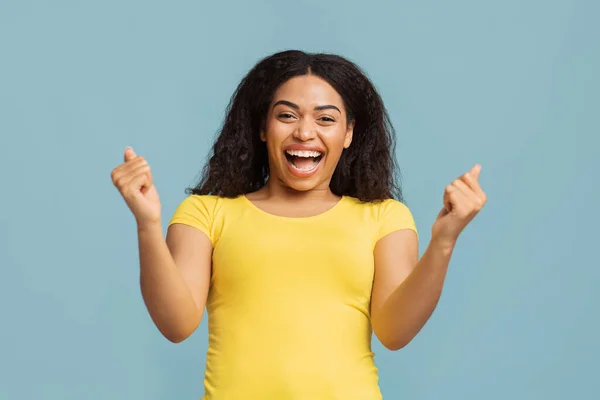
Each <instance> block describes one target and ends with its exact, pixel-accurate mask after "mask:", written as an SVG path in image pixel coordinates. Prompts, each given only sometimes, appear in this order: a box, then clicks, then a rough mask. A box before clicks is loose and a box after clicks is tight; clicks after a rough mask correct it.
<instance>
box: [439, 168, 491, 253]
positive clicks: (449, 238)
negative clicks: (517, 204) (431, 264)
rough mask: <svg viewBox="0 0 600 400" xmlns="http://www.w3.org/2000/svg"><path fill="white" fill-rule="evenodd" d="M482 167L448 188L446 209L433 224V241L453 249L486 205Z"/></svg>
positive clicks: (456, 180)
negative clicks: (482, 183) (480, 175)
mask: <svg viewBox="0 0 600 400" xmlns="http://www.w3.org/2000/svg"><path fill="white" fill-rule="evenodd" d="M480 172H481V165H479V164H477V165H475V166H474V167H473V168H472V169H471V170H470V171H469V172H467V173H466V174H464V175H462V176H461V177H460V178H458V179H455V180H454V181H453V182H452V184H450V185H448V186H446V190H445V192H444V208H443V209H442V210H441V211H440V213H439V214H438V217H437V219H436V221H435V223H434V224H433V228H432V234H431V240H432V241H435V242H439V243H442V244H444V245H447V246H451V247H453V246H454V244H455V243H456V240H457V239H458V235H460V233H461V232H462V231H463V229H464V228H465V227H466V226H467V224H468V223H469V222H471V220H472V219H473V218H475V216H476V215H477V213H479V211H480V210H481V209H482V207H483V206H484V205H485V203H486V201H487V197H486V195H485V193H484V192H483V190H482V189H481V186H479V173H480Z"/></svg>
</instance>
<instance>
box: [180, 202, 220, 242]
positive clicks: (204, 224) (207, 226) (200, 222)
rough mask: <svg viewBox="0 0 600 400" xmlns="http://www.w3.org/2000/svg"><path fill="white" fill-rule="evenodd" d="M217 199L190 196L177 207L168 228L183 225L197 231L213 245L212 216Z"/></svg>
mask: <svg viewBox="0 0 600 400" xmlns="http://www.w3.org/2000/svg"><path fill="white" fill-rule="evenodd" d="M216 206H217V197H216V196H209V195H190V196H188V197H186V198H185V199H184V200H183V201H182V202H181V203H180V204H179V206H178V207H177V209H176V210H175V213H174V214H173V217H171V220H170V221H169V226H171V225H173V224H184V225H188V226H191V227H194V228H196V229H198V230H199V231H201V232H203V233H204V234H205V235H206V236H208V237H209V239H210V241H211V242H212V243H213V244H214V237H215V235H214V230H213V225H214V216H215V208H216Z"/></svg>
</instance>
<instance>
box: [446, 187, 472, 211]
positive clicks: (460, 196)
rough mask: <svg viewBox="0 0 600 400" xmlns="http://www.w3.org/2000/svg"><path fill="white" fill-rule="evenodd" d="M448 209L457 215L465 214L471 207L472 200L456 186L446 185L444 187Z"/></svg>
mask: <svg viewBox="0 0 600 400" xmlns="http://www.w3.org/2000/svg"><path fill="white" fill-rule="evenodd" d="M446 193H447V198H448V200H447V201H448V203H449V204H450V209H449V211H452V212H453V213H454V214H457V215H459V216H463V215H466V214H467V213H468V212H469V211H470V210H471V209H472V208H473V201H472V200H471V199H470V198H469V197H468V196H467V195H466V194H465V193H464V192H463V191H462V190H461V189H459V188H458V187H457V186H455V185H448V187H447V188H446Z"/></svg>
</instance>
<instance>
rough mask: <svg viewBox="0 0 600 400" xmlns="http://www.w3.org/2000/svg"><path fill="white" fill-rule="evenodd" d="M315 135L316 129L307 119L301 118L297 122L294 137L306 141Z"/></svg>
mask: <svg viewBox="0 0 600 400" xmlns="http://www.w3.org/2000/svg"><path fill="white" fill-rule="evenodd" d="M316 136H317V130H316V127H315V124H313V123H312V122H311V121H310V120H308V119H302V120H300V122H299V123H298V126H297V128H296V130H295V131H294V137H295V138H296V139H298V140H301V141H303V142H306V141H308V140H311V139H314V138H315V137H316Z"/></svg>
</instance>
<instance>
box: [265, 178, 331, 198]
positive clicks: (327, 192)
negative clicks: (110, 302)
mask: <svg viewBox="0 0 600 400" xmlns="http://www.w3.org/2000/svg"><path fill="white" fill-rule="evenodd" d="M260 191H261V192H263V195H264V196H265V197H267V198H270V199H278V200H283V201H290V202H295V201H314V200H317V201H328V200H334V201H337V200H339V196H337V195H335V194H334V193H333V192H332V191H331V189H330V188H329V184H328V182H327V183H324V184H323V185H321V186H319V187H316V188H314V189H311V190H305V191H299V190H294V189H292V188H290V187H288V186H285V185H283V184H282V183H281V182H278V181H275V180H271V179H269V180H268V181H267V183H266V184H265V186H264V187H263V188H262V189H261V190H260Z"/></svg>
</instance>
